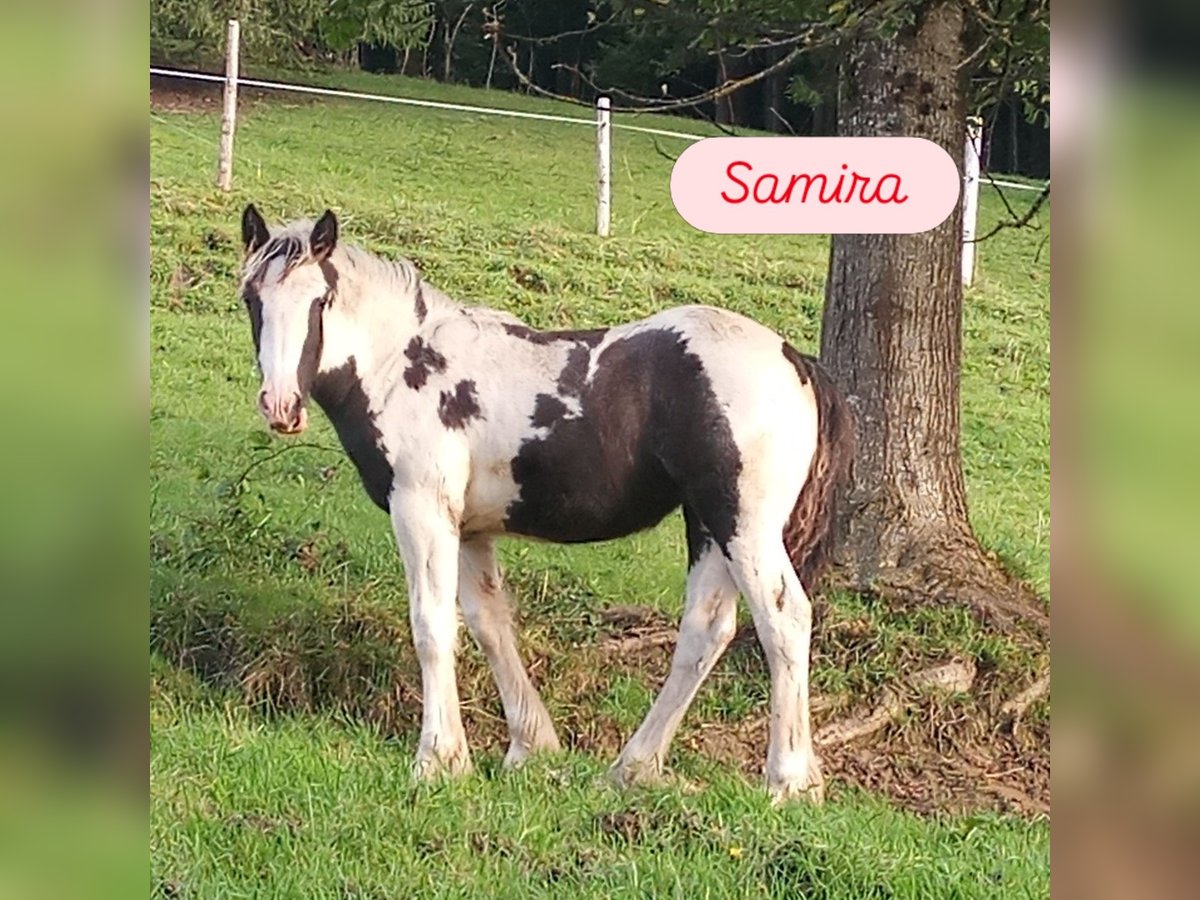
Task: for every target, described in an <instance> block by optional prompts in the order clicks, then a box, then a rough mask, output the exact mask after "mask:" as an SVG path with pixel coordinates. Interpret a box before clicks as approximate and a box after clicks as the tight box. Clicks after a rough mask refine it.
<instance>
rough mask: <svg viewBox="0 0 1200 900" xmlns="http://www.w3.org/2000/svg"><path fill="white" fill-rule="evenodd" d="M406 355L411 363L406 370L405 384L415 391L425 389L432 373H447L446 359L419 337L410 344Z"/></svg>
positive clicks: (406, 349)
mask: <svg viewBox="0 0 1200 900" xmlns="http://www.w3.org/2000/svg"><path fill="white" fill-rule="evenodd" d="M404 355H405V356H406V357H408V360H409V362H410V363H411V365H409V367H408V368H407V369H405V370H404V383H405V384H407V385H408V386H409V387H410V388H412V389H413V390H414V391H419V390H420V389H421V388H423V387H425V382H426V381H428V380H429V373H430V372H445V371H446V357H444V356H442V354H440V353H438V352H437V351H436V350H434V349H433V348H432V347H431V346H429V345H428V344H427V343H425V341H424V340H422V339H421V337H420V336H419V335H418V336H416V337H414V338H413V339H412V340H411V341H409V342H408V346H407V347H406V348H404Z"/></svg>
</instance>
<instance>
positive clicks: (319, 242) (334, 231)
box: [308, 209, 338, 262]
mask: <svg viewBox="0 0 1200 900" xmlns="http://www.w3.org/2000/svg"><path fill="white" fill-rule="evenodd" d="M337 237H338V223H337V216H335V215H334V214H333V210H331V209H327V210H325V214H324V215H323V216H321V218H319V219H317V224H316V225H314V226H313V230H312V237H310V238H309V239H308V247H309V252H311V253H312V256H313V259H315V260H316V261H317V262H321V261H322V260H323V259H325V258H326V257H327V256H329V254H330V253H332V252H333V248H334V247H336V246H337Z"/></svg>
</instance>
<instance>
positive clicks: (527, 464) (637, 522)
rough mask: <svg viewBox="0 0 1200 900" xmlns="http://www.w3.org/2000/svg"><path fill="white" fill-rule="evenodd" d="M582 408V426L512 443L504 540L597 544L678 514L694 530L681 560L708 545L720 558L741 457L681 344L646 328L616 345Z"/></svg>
mask: <svg viewBox="0 0 1200 900" xmlns="http://www.w3.org/2000/svg"><path fill="white" fill-rule="evenodd" d="M539 402H540V401H539ZM580 405H581V410H582V411H581V415H579V416H575V417H572V418H560V419H558V420H557V421H556V422H554V423H553V424H552V425H551V426H550V431H549V433H548V434H546V435H544V436H542V437H534V438H530V439H529V440H526V441H525V442H524V443H522V444H521V447H520V449H519V450H518V452H517V455H516V457H515V458H514V459H513V460H512V476H513V480H514V481H515V482H516V484H517V487H518V489H519V491H520V493H519V495H518V497H517V499H516V500H514V501H513V502H512V503H511V504H510V505H509V507H508V509H507V511H506V516H505V527H506V528H507V530H508V531H510V532H513V533H516V534H523V535H528V536H530V537H538V538H543V539H545V540H551V541H560V542H564V543H578V542H584V541H603V540H609V539H611V538H616V537H621V536H622V535H626V534H631V533H632V532H635V531H640V530H641V529H644V528H649V527H651V526H652V525H655V524H657V523H658V522H660V521H661V520H662V518H663V517H664V516H665V515H666V514H667V513H669V512H670V511H671V510H672V509H674V508H675V507H677V506H678V505H679V504H680V503H682V504H684V507H685V509H686V510H687V513H688V516H689V520H694V521H695V526H694V527H690V528H689V535H690V538H689V545H690V547H689V550H690V553H689V555H692V556H693V557H696V556H698V555H699V552H700V550H701V549H702V546H703V544H705V543H707V542H708V541H709V540H711V541H714V542H715V543H716V544H717V545H718V546H719V547H721V549H722V550H724V549H725V548H726V545H727V544H728V542H729V540H730V538H732V537H733V535H734V533H735V532H736V531H737V509H738V489H737V480H738V476H739V474H740V473H741V470H742V462H741V455H740V454H739V452H738V448H737V445H736V444H735V443H734V440H733V433H732V431H731V430H730V428H729V422H728V420H727V419H726V417H725V414H724V412H723V411H722V409H721V407H720V404H719V403H718V402H717V398H716V395H715V394H714V393H713V388H712V382H711V381H710V380H709V377H708V374H707V373H706V372H705V370H704V366H703V364H702V362H701V360H700V357H698V356H696V355H695V354H694V353H690V352H689V351H688V345H687V341H686V339H685V338H684V337H683V336H682V335H680V334H679V333H678V332H676V331H673V330H670V329H655V330H650V331H642V332H638V333H637V334H634V335H632V336H630V337H628V338H624V339H622V340H618V341H614V342H613V343H612V344H610V345H609V346H607V347H606V348H605V349H604V351H603V352H602V353H601V354H600V356H599V357H598V359H597V360H596V370H595V375H594V376H593V377H592V379H591V381H590V382H588V383H587V384H586V385H585V386H582V389H581V394H580ZM534 415H535V416H536V415H537V410H536V408H535V410H534Z"/></svg>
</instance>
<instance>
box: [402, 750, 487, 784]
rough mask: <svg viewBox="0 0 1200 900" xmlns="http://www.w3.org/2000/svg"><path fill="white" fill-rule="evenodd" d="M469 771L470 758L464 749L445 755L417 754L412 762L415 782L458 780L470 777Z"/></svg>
mask: <svg viewBox="0 0 1200 900" xmlns="http://www.w3.org/2000/svg"><path fill="white" fill-rule="evenodd" d="M471 770H472V766H471V756H470V754H469V753H468V752H467V748H466V747H463V748H461V749H458V750H454V751H452V752H449V753H446V754H438V753H434V752H432V751H427V752H418V754H417V758H416V761H415V762H413V778H415V779H416V780H417V781H439V780H441V779H443V778H460V777H462V776H464V775H470V774H471Z"/></svg>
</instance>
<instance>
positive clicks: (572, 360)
mask: <svg viewBox="0 0 1200 900" xmlns="http://www.w3.org/2000/svg"><path fill="white" fill-rule="evenodd" d="M591 361H592V351H591V350H589V349H588V348H587V346H586V345H584V344H576V345H575V346H574V347H572V348H571V352H570V353H568V354H567V364H566V365H565V366H563V369H562V371H561V372H559V373H558V392H559V393H560V394H561V395H562V396H564V397H578V396H580V395H581V394H583V386H584V384H585V383H586V382H587V373H588V364H589V363H591Z"/></svg>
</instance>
